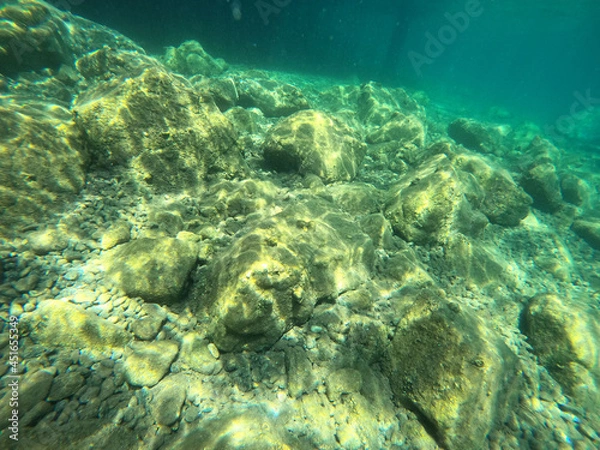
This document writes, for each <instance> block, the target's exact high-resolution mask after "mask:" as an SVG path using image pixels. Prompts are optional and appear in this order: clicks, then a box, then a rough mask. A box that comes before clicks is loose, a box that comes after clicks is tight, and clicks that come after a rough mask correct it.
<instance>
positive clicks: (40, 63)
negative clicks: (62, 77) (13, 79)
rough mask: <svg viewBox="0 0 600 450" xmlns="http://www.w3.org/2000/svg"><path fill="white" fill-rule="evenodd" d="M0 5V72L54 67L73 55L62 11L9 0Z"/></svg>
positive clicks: (14, 72)
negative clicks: (0, 6)
mask: <svg viewBox="0 0 600 450" xmlns="http://www.w3.org/2000/svg"><path fill="white" fill-rule="evenodd" d="M3 3H6V4H4V5H3V6H2V8H0V73H4V74H8V75H12V74H16V73H18V72H22V71H27V70H39V69H45V68H53V69H56V68H58V67H59V66H60V65H61V64H63V63H68V62H69V61H71V60H72V58H73V56H72V54H71V51H70V48H69V47H70V45H69V34H70V33H69V29H68V27H67V25H66V23H65V22H64V21H63V18H64V16H65V14H64V13H59V12H58V10H56V9H55V8H53V7H51V6H50V5H48V4H46V3H43V2H38V1H28V0H21V1H16V0H9V1H8V2H3Z"/></svg>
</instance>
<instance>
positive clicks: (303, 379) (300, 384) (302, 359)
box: [285, 347, 317, 398]
mask: <svg viewBox="0 0 600 450" xmlns="http://www.w3.org/2000/svg"><path fill="white" fill-rule="evenodd" d="M285 369H286V373H287V390H288V394H289V395H290V397H292V398H300V397H301V396H302V395H304V394H307V393H309V392H311V391H313V390H314V389H316V387H317V380H316V378H315V376H314V374H313V365H312V363H311V362H310V360H309V359H308V356H307V352H306V350H304V349H303V348H299V347H288V348H286V349H285Z"/></svg>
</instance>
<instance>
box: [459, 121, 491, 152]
mask: <svg viewBox="0 0 600 450" xmlns="http://www.w3.org/2000/svg"><path fill="white" fill-rule="evenodd" d="M448 136H450V137H451V138H452V139H454V141H455V142H456V143H457V144H460V145H463V146H465V147H466V148H468V149H469V150H473V151H475V152H480V153H502V152H501V149H502V146H501V143H500V141H501V137H502V136H501V135H500V133H499V132H498V131H497V130H496V129H494V128H492V127H489V126H485V125H483V124H481V123H479V122H477V121H475V120H473V119H456V120H455V121H454V122H452V123H451V124H450V125H448Z"/></svg>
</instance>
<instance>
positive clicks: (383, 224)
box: [360, 213, 397, 250]
mask: <svg viewBox="0 0 600 450" xmlns="http://www.w3.org/2000/svg"><path fill="white" fill-rule="evenodd" d="M360 228H361V230H363V232H364V233H366V234H367V235H368V236H369V237H370V238H371V240H372V241H373V245H374V246H375V248H383V249H386V250H391V249H393V248H394V233H393V230H392V226H391V225H390V222H389V221H388V220H387V219H386V218H385V216H384V215H383V214H381V213H377V214H369V215H368V216H365V217H363V218H362V219H361V220H360ZM396 239H397V238H396Z"/></svg>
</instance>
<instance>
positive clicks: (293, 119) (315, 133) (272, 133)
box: [263, 110, 366, 183]
mask: <svg viewBox="0 0 600 450" xmlns="http://www.w3.org/2000/svg"><path fill="white" fill-rule="evenodd" d="M263 150H264V158H265V162H266V163H267V164H268V165H269V166H270V167H273V168H274V169H275V170H278V171H283V172H299V173H301V174H315V175H318V176H319V177H321V178H322V179H323V181H325V182H327V183H331V182H333V181H349V180H352V179H353V178H354V177H356V175H357V174H358V171H359V169H360V164H361V162H362V159H363V157H364V155H365V151H366V146H365V144H364V143H363V142H361V140H360V137H359V136H358V135H357V134H356V133H355V131H353V130H352V129H351V128H349V127H348V126H347V125H345V124H343V123H342V122H341V121H339V120H337V119H335V118H333V117H332V116H329V115H327V114H325V113H324V112H321V111H315V110H306V111H300V112H298V113H296V114H293V115H292V116H290V117H288V118H286V119H283V120H282V121H280V122H279V123H277V124H276V125H275V126H274V127H273V128H272V129H271V130H269V133H268V134H267V137H266V138H265V142H264V144H263Z"/></svg>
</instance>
